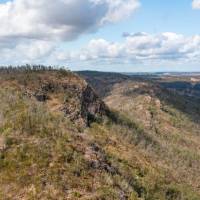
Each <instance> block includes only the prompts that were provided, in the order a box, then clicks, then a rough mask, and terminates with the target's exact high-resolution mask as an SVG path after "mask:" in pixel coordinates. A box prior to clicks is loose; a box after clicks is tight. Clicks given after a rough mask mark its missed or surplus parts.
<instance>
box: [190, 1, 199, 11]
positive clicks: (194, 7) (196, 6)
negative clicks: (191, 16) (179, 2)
mask: <svg viewBox="0 0 200 200" xmlns="http://www.w3.org/2000/svg"><path fill="white" fill-rule="evenodd" d="M192 8H193V9H200V0H193V2H192Z"/></svg>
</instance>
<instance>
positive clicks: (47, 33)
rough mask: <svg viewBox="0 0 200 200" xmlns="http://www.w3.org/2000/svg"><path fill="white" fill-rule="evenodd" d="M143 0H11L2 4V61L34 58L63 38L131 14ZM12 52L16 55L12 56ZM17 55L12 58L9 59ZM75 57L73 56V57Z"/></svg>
mask: <svg viewBox="0 0 200 200" xmlns="http://www.w3.org/2000/svg"><path fill="white" fill-rule="evenodd" d="M138 1H139V0H9V1H7V2H4V3H0V27H1V28H0V53H1V54H0V60H1V61H0V62H1V63H2V62H3V63H6V61H7V62H8V63H12V62H13V59H14V58H15V59H16V60H17V59H18V61H19V62H20V60H27V61H33V60H34V59H35V60H40V59H41V58H42V57H45V56H47V55H48V54H50V52H51V51H52V50H53V49H54V48H55V43H56V42H57V46H59V45H60V44H61V43H62V42H63V41H71V40H74V39H76V38H77V37H79V36H80V35H82V34H87V33H91V32H94V31H97V30H98V29H99V28H101V27H102V26H103V25H105V24H106V23H115V22H117V21H119V20H122V19H124V18H126V17H128V16H130V15H131V14H132V13H133V12H134V11H135V10H136V9H137V8H138V6H139V2H138ZM11 55H12V56H11ZM9 57H10V58H13V59H11V60H10V61H9V59H8V58H9ZM70 57H71V56H70Z"/></svg>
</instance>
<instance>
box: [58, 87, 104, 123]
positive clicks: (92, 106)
mask: <svg viewBox="0 0 200 200" xmlns="http://www.w3.org/2000/svg"><path fill="white" fill-rule="evenodd" d="M69 91H70V93H71V96H70V97H69V98H67V99H66V100H65V102H64V105H63V108H62V110H63V111H64V112H65V114H66V115H67V116H68V117H69V118H70V119H71V120H72V121H75V122H76V123H78V124H79V125H83V126H84V125H87V126H88V125H90V123H91V122H93V121H95V120H98V119H99V118H101V117H102V116H103V115H105V114H106V112H107V108H106V105H105V104H104V102H103V101H102V100H101V99H100V98H99V97H98V96H97V95H96V93H95V92H94V91H93V89H92V88H91V87H90V86H89V85H87V84H86V85H85V86H84V87H83V88H76V89H75V90H68V91H66V94H67V93H68V92H69Z"/></svg>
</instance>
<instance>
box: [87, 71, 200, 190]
mask: <svg viewBox="0 0 200 200" xmlns="http://www.w3.org/2000/svg"><path fill="white" fill-rule="evenodd" d="M88 75H89V74H88ZM99 77H101V76H99ZM91 79H92V76H91ZM165 79H166V80H164V79H163V78H162V77H158V79H155V77H154V79H150V78H149V77H148V78H146V79H145V77H142V76H141V77H138V78H137V79H134V78H133V77H132V78H130V79H129V80H126V81H124V82H121V83H116V84H114V85H113V86H112V89H111V91H110V93H109V94H108V95H107V96H106V97H105V98H104V101H105V103H106V104H107V105H108V106H109V108H111V109H113V110H115V111H117V112H118V113H119V114H120V115H123V116H125V117H126V119H127V121H129V122H130V123H131V122H132V123H133V124H135V126H137V127H138V128H139V129H140V134H139V135H138V136H136V135H134V136H131V134H128V137H129V138H130V140H131V141H132V142H133V143H135V144H136V145H137V146H138V147H139V149H140V150H141V151H143V152H144V153H145V155H147V156H148V157H150V159H151V161H153V162H155V163H156V164H157V165H158V166H159V168H161V169H164V170H166V171H169V172H171V173H172V174H173V176H174V177H175V178H176V179H177V180H179V181H180V182H182V183H186V184H189V185H190V186H191V187H193V188H195V190H196V191H200V190H199V188H200V185H199V183H200V175H199V174H200V168H199V165H200V142H199V141H200V126H199V120H200V110H199V103H200V100H199V96H198V94H199V91H198V90H197V88H196V87H193V88H191V89H190V91H189V90H188V85H189V86H190V87H191V83H190V82H187V84H186V86H187V87H185V84H181V83H182V82H181V81H178V77H176V81H175V82H173V79H174V78H171V77H170V78H169V77H168V79H167V78H166V77H165ZM180 79H181V78H180ZM163 80H164V81H163ZM177 82H178V83H179V84H178V85H179V87H177ZM98 87H101V86H100V85H98ZM193 90H195V92H193ZM191 94H193V95H192V96H191ZM195 94H197V95H195Z"/></svg>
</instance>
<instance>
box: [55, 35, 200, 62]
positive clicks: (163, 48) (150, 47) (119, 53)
mask: <svg viewBox="0 0 200 200" xmlns="http://www.w3.org/2000/svg"><path fill="white" fill-rule="evenodd" d="M124 35H125V41H124V42H121V43H118V42H109V41H106V40H104V39H93V40H91V41H90V42H89V44H88V45H87V46H86V47H85V48H83V49H82V50H81V51H80V52H73V53H66V55H68V56H67V57H66V58H65V57H64V56H63V57H62V58H63V60H65V59H66V60H68V61H69V60H77V59H79V60H85V61H92V60H101V61H108V60H109V61H110V62H116V61H117V62H119V61H120V60H121V62H133V63H134V62H143V63H145V62H149V61H157V62H161V61H170V62H181V61H183V62H187V61H188V62H189V61H191V62H194V61H198V62H199V61H200V35H195V36H191V37H187V36H184V35H181V34H176V33H170V32H165V33H161V34H158V35H152V34H148V33H136V34H128V33H126V34H124ZM60 53H61V52H57V56H58V55H59V54H60ZM64 54H65V53H64V52H62V55H64ZM70 54H73V56H70ZM61 60H62V59H61Z"/></svg>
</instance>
